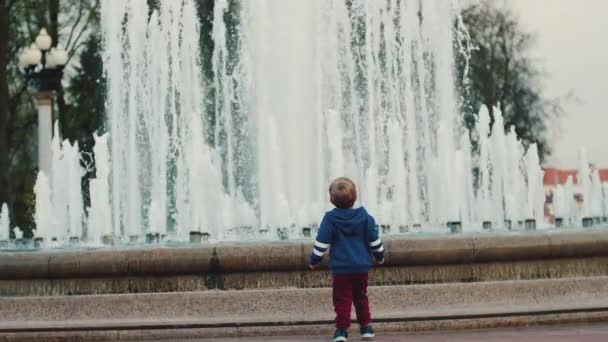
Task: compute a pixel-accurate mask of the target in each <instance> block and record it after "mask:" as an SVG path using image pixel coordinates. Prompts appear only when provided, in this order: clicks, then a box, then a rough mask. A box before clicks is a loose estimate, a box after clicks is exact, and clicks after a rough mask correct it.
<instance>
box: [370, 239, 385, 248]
mask: <svg viewBox="0 0 608 342" xmlns="http://www.w3.org/2000/svg"><path fill="white" fill-rule="evenodd" d="M381 243H382V240H381V239H378V240H376V241H374V242H371V243H370V244H369V245H370V247H376V246H378V245H379V244H381Z"/></svg>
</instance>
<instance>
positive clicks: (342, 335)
mask: <svg viewBox="0 0 608 342" xmlns="http://www.w3.org/2000/svg"><path fill="white" fill-rule="evenodd" d="M347 338H348V333H347V332H346V330H342V329H336V332H335V333H334V342H340V341H347Z"/></svg>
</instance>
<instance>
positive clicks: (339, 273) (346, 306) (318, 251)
mask: <svg viewBox="0 0 608 342" xmlns="http://www.w3.org/2000/svg"><path fill="white" fill-rule="evenodd" d="M329 196H330V199H331V203H333V205H335V206H336V208H334V209H333V210H331V211H329V212H327V213H325V216H324V217H323V220H322V221H321V226H320V227H319V233H318V235H317V239H316V241H315V246H314V248H313V250H312V254H311V255H310V268H311V269H315V268H316V267H317V266H318V265H319V263H320V262H321V260H322V259H323V254H325V252H326V251H327V250H328V249H329V247H330V246H331V251H330V253H329V254H330V256H329V257H330V266H331V270H332V273H333V303H334V310H335V311H336V332H335V333H334V339H333V340H334V342H337V341H346V340H347V338H348V332H347V330H348V328H349V326H350V307H351V303H354V304H355V311H356V313H357V320H358V321H359V327H360V332H361V337H362V338H363V339H364V340H371V339H372V338H373V337H374V330H373V329H372V327H371V325H370V324H371V322H372V319H371V314H370V311H369V302H368V299H367V273H368V271H369V269H370V267H371V266H372V261H371V257H370V254H373V255H374V257H375V259H376V260H377V262H378V264H383V263H384V247H383V245H382V241H381V240H380V239H379V238H378V231H377V230H376V223H375V222H374V218H373V217H371V215H369V214H368V213H367V211H365V208H363V207H360V208H357V209H353V205H354V204H355V201H356V200H357V189H356V187H355V183H354V182H353V181H351V180H350V179H348V178H345V177H342V178H338V179H336V180H334V181H333V182H332V183H331V185H330V186H329Z"/></svg>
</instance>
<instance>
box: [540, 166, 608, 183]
mask: <svg viewBox="0 0 608 342" xmlns="http://www.w3.org/2000/svg"><path fill="white" fill-rule="evenodd" d="M591 169H593V167H591ZM544 170H545V176H544V177H543V184H544V185H557V184H565V183H566V181H567V180H568V177H569V176H572V182H573V183H574V184H578V170H574V169H557V168H554V167H546V168H545V169H544ZM599 172H600V180H601V182H602V183H604V182H608V169H599Z"/></svg>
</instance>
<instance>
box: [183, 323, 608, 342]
mask: <svg viewBox="0 0 608 342" xmlns="http://www.w3.org/2000/svg"><path fill="white" fill-rule="evenodd" d="M351 330H352V328H351ZM360 340H361V339H360V338H359V336H358V333H357V332H356V329H355V331H354V332H353V335H352V336H351V337H350V338H349V341H360ZM514 340H517V341H518V342H528V341H529V342H549V341H551V342H566V341H567V342H600V341H602V342H603V341H608V324H606V323H604V324H594V325H565V326H542V327H529V328H509V329H491V330H473V331H471V330H469V331H453V332H426V333H403V334H378V337H377V338H376V339H374V341H376V342H398V341H399V342H401V341H408V342H410V341H411V342H440V341H441V342H482V341H483V342H511V341H514ZM178 341H179V342H194V341H198V342H210V341H211V339H202V340H200V339H199V340H175V341H171V342H178ZM213 341H214V342H238V341H242V342H262V341H265V342H313V341H314V342H317V341H319V342H320V341H331V338H330V336H314V337H304V336H300V337H296V336H291V337H258V338H231V339H230V338H229V339H213Z"/></svg>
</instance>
